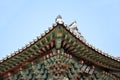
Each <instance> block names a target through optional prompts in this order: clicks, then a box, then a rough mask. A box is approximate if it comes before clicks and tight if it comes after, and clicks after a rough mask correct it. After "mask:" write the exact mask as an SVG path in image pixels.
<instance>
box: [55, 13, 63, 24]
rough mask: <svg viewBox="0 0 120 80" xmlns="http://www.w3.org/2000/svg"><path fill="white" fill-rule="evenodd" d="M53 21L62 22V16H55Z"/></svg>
mask: <svg viewBox="0 0 120 80" xmlns="http://www.w3.org/2000/svg"><path fill="white" fill-rule="evenodd" d="M55 22H56V23H58V24H63V23H64V22H63V20H62V17H61V16H60V15H58V16H57V18H56V19H55Z"/></svg>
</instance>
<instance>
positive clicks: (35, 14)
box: [0, 0, 120, 59]
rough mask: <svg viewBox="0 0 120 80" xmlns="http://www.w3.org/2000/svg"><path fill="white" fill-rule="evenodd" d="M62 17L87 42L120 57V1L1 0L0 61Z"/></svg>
mask: <svg viewBox="0 0 120 80" xmlns="http://www.w3.org/2000/svg"><path fill="white" fill-rule="evenodd" d="M59 14H60V15H61V16H62V17H63V19H64V22H65V23H66V24H70V23H71V22H73V21H74V20H76V21H77V24H78V29H79V31H80V32H81V33H82V35H83V36H84V37H85V38H86V40H87V42H89V43H90V44H92V45H94V46H95V47H96V48H100V49H101V50H103V51H105V52H107V53H109V54H110V55H113V56H120V46H119V45H120V0H59V1H56V0H51V1H49V0H43V1H40V0H0V59H2V57H5V56H6V55H9V54H10V53H12V52H14V51H16V50H17V49H18V48H21V47H22V46H24V45H25V44H27V43H28V42H29V41H32V40H33V39H34V38H36V36H39V35H40V34H41V33H43V32H44V30H46V29H47V28H48V27H49V26H51V25H52V23H54V20H55V18H56V16H57V15H59Z"/></svg>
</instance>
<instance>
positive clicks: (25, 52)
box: [0, 23, 120, 74]
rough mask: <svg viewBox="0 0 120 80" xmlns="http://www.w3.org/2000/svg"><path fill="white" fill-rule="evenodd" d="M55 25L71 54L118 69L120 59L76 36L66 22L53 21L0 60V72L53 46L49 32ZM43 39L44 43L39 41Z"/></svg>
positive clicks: (102, 65)
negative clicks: (53, 22)
mask: <svg viewBox="0 0 120 80" xmlns="http://www.w3.org/2000/svg"><path fill="white" fill-rule="evenodd" d="M57 26H61V27H62V28H63V31H64V32H65V33H63V35H64V38H63V43H64V44H65V45H64V47H65V48H67V49H68V51H70V52H71V53H72V54H73V55H75V56H77V57H80V58H84V59H86V60H88V61H90V62H92V63H94V64H96V65H98V66H101V67H103V68H106V69H110V70H113V71H120V61H118V60H117V59H115V58H114V57H111V56H110V55H108V54H105V53H103V52H102V51H101V50H98V49H96V48H95V47H93V46H92V45H90V44H89V43H87V42H86V41H85V40H84V39H81V38H80V37H78V36H77V35H76V34H75V33H74V32H72V31H71V30H70V28H69V27H68V26H67V25H66V24H64V23H62V24H58V23H55V24H53V25H52V27H50V28H49V30H46V31H45V32H44V33H43V34H41V36H38V37H37V38H36V39H35V40H33V41H32V42H30V43H29V44H27V45H26V46H25V47H23V48H21V49H19V50H18V51H15V52H14V53H12V54H11V55H9V56H7V57H6V58H4V59H2V60H0V68H1V69H0V74H1V73H3V72H6V71H8V70H10V69H11V68H14V67H15V66H19V65H21V64H22V63H23V62H26V61H28V60H30V59H31V58H34V57H36V56H38V55H40V53H43V52H45V51H46V48H50V47H51V46H53V45H54V40H53V37H52V34H51V32H52V31H53V30H54V29H55V28H57ZM66 33H67V36H68V35H69V36H71V37H72V39H74V40H75V43H72V42H71V40H70V38H69V37H67V38H66V37H65V35H66ZM47 35H50V37H51V38H50V40H48V38H47V37H46V36H47ZM43 39H44V41H45V43H46V44H44V43H42V42H41V41H42V40H43ZM49 42H50V43H49ZM39 45H45V46H42V47H41V48H40V46H39ZM62 45H63V44H62ZM33 47H34V48H33ZM81 51H82V52H81ZM34 52H36V53H34ZM81 53H83V54H81Z"/></svg>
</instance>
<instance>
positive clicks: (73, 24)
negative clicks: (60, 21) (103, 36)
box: [69, 21, 86, 42]
mask: <svg viewBox="0 0 120 80" xmlns="http://www.w3.org/2000/svg"><path fill="white" fill-rule="evenodd" d="M69 28H70V30H71V31H72V32H73V33H74V34H75V35H76V36H77V37H78V38H80V39H81V40H83V41H84V42H86V40H85V39H84V37H83V36H82V35H81V33H80V32H79V31H78V28H77V22H76V21H74V22H72V23H71V24H70V25H69Z"/></svg>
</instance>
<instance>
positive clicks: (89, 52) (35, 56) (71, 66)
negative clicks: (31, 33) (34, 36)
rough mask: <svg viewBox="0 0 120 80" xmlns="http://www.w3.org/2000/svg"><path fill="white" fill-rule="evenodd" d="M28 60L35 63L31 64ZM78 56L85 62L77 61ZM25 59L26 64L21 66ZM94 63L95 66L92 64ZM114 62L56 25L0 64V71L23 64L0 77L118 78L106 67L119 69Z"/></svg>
mask: <svg viewBox="0 0 120 80" xmlns="http://www.w3.org/2000/svg"><path fill="white" fill-rule="evenodd" d="M83 59H84V60H83ZM31 60H33V63H34V64H31ZM80 60H83V61H84V63H80ZM108 62H109V63H108ZM24 63H27V65H25V66H23V64H24ZM94 64H95V68H93V67H92V66H93V65H94ZM117 64H119V63H118V62H116V61H114V60H111V59H110V58H107V57H105V56H103V55H101V54H99V53H97V52H96V51H94V50H93V49H91V48H89V47H88V46H86V45H85V44H84V43H83V42H81V41H80V40H78V39H77V38H76V37H75V36H74V35H73V34H71V33H70V32H69V31H67V30H66V28H65V27H64V26H63V25H58V26H57V27H55V28H54V29H53V30H51V32H49V33H48V34H46V35H44V36H42V38H40V39H39V40H37V41H36V42H35V43H34V44H31V45H30V46H28V47H27V48H26V49H25V50H23V51H21V52H19V54H17V55H15V56H14V57H12V58H10V59H8V60H6V61H5V62H3V63H2V64H0V68H1V70H0V73H3V72H6V71H9V70H10V69H11V68H14V67H16V66H21V67H22V70H20V69H18V68H17V69H16V70H15V71H9V72H11V74H12V75H10V76H8V75H4V76H3V77H2V78H3V79H2V78H1V79H0V80H8V79H9V80H119V79H117V77H116V76H114V74H113V72H109V71H108V70H111V71H119V70H120V69H119V67H120V66H119V65H117ZM106 69H107V70H106ZM103 71H105V72H107V74H106V73H103ZM108 73H109V74H111V75H112V76H110V75H108ZM115 74H118V75H119V74H120V73H119V72H116V73H115Z"/></svg>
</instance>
